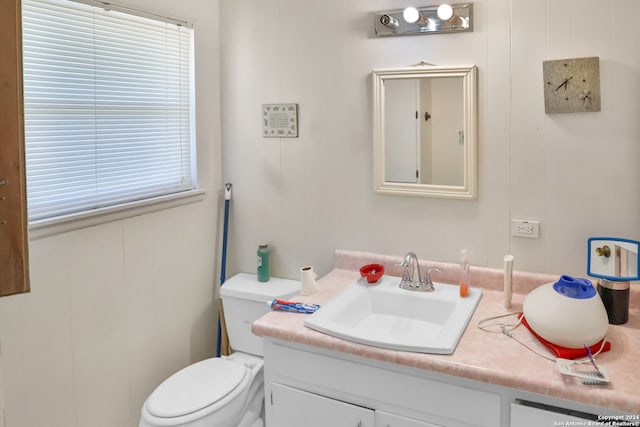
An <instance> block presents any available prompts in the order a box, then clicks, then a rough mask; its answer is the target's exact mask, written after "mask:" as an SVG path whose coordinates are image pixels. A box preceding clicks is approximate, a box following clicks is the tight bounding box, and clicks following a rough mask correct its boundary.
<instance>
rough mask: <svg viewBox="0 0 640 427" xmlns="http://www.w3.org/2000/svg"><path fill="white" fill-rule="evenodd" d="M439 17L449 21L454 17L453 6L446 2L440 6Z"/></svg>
mask: <svg viewBox="0 0 640 427" xmlns="http://www.w3.org/2000/svg"><path fill="white" fill-rule="evenodd" d="M438 18H440V19H442V20H443V21H448V20H450V19H451V18H453V8H452V7H451V6H449V5H448V4H446V3H444V4H441V5H440V6H438Z"/></svg>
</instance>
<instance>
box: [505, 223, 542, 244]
mask: <svg viewBox="0 0 640 427" xmlns="http://www.w3.org/2000/svg"><path fill="white" fill-rule="evenodd" d="M539 232H540V223H539V222H538V221H525V220H522V219H512V220H511V235H512V236H513V237H526V238H529V239H537V238H538V235H539Z"/></svg>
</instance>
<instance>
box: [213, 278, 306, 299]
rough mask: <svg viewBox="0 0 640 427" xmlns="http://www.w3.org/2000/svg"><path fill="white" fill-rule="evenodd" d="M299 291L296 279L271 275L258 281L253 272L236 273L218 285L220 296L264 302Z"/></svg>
mask: <svg viewBox="0 0 640 427" xmlns="http://www.w3.org/2000/svg"><path fill="white" fill-rule="evenodd" d="M299 292H300V282H299V281H297V280H290V279H280V278H278V277H272V278H271V279H270V280H269V281H268V282H259V281H258V277H257V276H256V275H255V274H248V273H238V274H236V275H235V276H233V277H231V278H230V279H228V280H227V281H226V282H224V284H223V285H222V286H221V287H220V296H221V297H222V299H224V298H225V297H235V298H243V299H248V300H252V301H260V302H266V301H271V300H272V299H274V298H286V297H289V296H291V295H295V294H297V293H299Z"/></svg>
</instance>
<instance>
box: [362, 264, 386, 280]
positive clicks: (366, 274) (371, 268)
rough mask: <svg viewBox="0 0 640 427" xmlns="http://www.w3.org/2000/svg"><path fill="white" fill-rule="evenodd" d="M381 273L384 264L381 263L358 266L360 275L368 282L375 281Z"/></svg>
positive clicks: (382, 272)
mask: <svg viewBox="0 0 640 427" xmlns="http://www.w3.org/2000/svg"><path fill="white" fill-rule="evenodd" d="M383 274H384V266H383V265H382V264H367V265H363V266H362V267H360V275H361V276H362V278H363V279H367V282H369V283H375V282H377V281H378V280H380V278H381V277H382V275H383Z"/></svg>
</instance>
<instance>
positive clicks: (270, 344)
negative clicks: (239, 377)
mask: <svg viewBox="0 0 640 427" xmlns="http://www.w3.org/2000/svg"><path fill="white" fill-rule="evenodd" d="M263 344H264V345H263V349H264V363H265V364H264V381H265V412H266V427H290V426H291V427H293V426H296V427H297V426H305V427H316V426H317V427H324V426H331V427H343V426H344V427H511V426H513V427H525V426H529V425H531V426H533V425H535V426H536V427H545V426H549V427H551V426H554V425H559V424H556V423H558V422H563V421H578V420H579V421H582V422H588V421H592V420H596V419H597V416H598V415H602V416H605V415H616V414H620V412H619V411H614V410H609V409H606V408H602V407H595V406H591V405H586V404H583V403H579V402H572V401H568V400H561V399H556V398H553V397H550V396H543V395H539V394H534V393H529V392H525V391H522V390H516V389H511V388H508V387H503V386H497V385H493V384H488V383H484V382H480V381H474V380H469V379H465V378H460V377H457V376H453V375H445V374H441V373H437V372H432V371H429V370H425V369H417V368H411V367H408V366H404V365H398V364H396V363H393V361H388V362H385V361H380V360H375V359H369V358H367V357H364V356H356V355H353V354H348V353H343V352H340V351H334V350H328V349H323V348H317V347H313V346H308V345H303V344H298V343H293V342H289V341H283V340H278V339H275V338H270V337H264V339H263Z"/></svg>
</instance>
